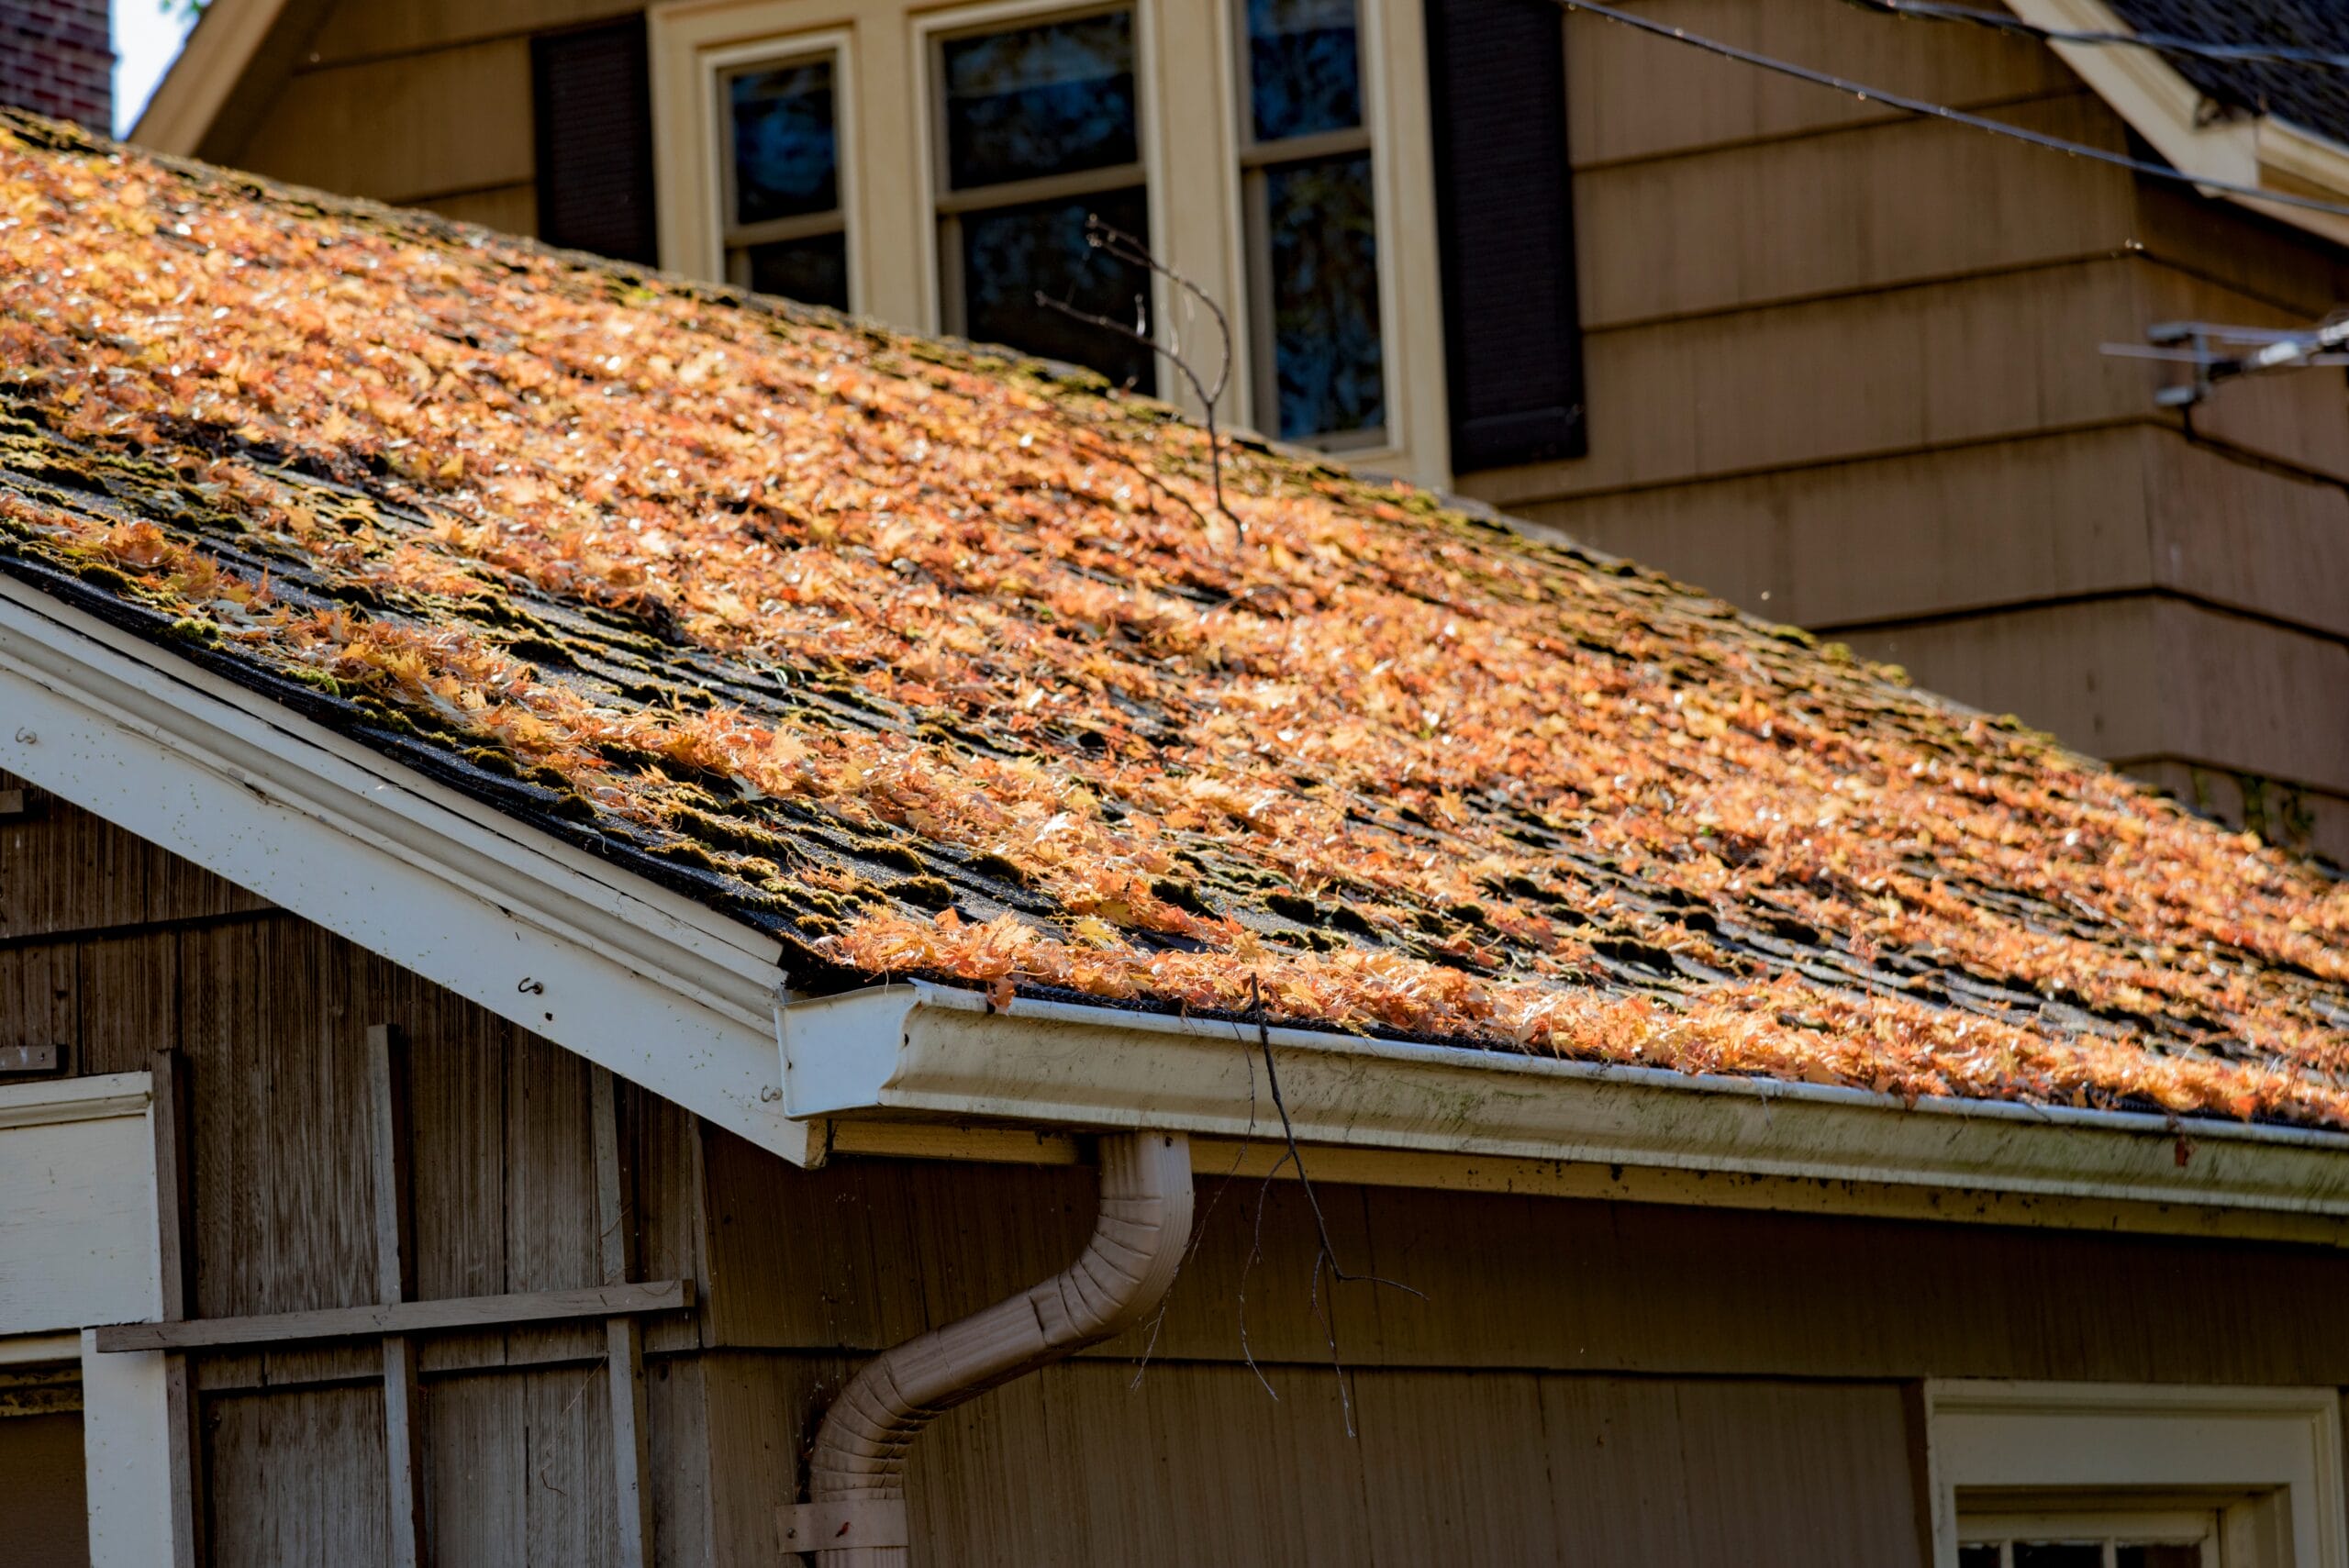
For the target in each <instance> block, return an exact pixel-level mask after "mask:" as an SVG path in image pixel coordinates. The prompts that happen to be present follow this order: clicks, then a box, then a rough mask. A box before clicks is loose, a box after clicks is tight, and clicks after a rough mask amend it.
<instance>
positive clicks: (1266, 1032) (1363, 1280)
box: [1240, 975, 1428, 1438]
mask: <svg viewBox="0 0 2349 1568" xmlns="http://www.w3.org/2000/svg"><path fill="white" fill-rule="evenodd" d="M1248 1010H1249V1011H1250V1012H1252V1013H1253V1014H1254V1015H1255V1016H1256V1048H1257V1050H1258V1051H1259V1052H1261V1053H1262V1054H1263V1056H1264V1083H1265V1086H1266V1087H1267V1088H1269V1089H1270V1090H1271V1091H1272V1095H1273V1108H1274V1109H1275V1110H1276V1111H1278V1112H1279V1113H1280V1118H1281V1135H1282V1137H1283V1138H1285V1139H1286V1140H1287V1143H1288V1147H1287V1148H1286V1150H1284V1151H1282V1153H1281V1157H1280V1158H1279V1159H1277V1160H1275V1161H1274V1162H1273V1168H1272V1169H1271V1170H1269V1171H1267V1172H1265V1173H1264V1186H1263V1187H1261V1188H1259V1189H1258V1190H1257V1193H1256V1244H1255V1247H1254V1249H1253V1250H1252V1251H1251V1252H1250V1253H1249V1263H1250V1266H1253V1264H1254V1262H1255V1260H1256V1258H1257V1257H1258V1256H1259V1255H1260V1254H1261V1253H1262V1252H1263V1251H1264V1195H1265V1194H1266V1193H1267V1192H1269V1191H1270V1190H1271V1188H1272V1184H1273V1178H1274V1177H1275V1176H1277V1175H1279V1174H1280V1170H1281V1167H1282V1166H1283V1165H1289V1164H1294V1165H1295V1166H1296V1167H1297V1185H1298V1186H1300V1187H1303V1188H1304V1189H1305V1204H1306V1207H1307V1208H1308V1209H1310V1210H1311V1211H1312V1214H1313V1230H1314V1235H1315V1237H1316V1239H1317V1240H1318V1241H1319V1251H1316V1252H1315V1254H1314V1257H1313V1293H1312V1309H1313V1316H1314V1318H1315V1320H1316V1321H1318V1322H1319V1323H1320V1325H1321V1332H1322V1335H1323V1337H1324V1338H1326V1339H1327V1340H1329V1343H1330V1367H1331V1368H1332V1369H1333V1370H1334V1371H1335V1372H1336V1373H1337V1374H1338V1403H1339V1407H1340V1408H1341V1410H1342V1411H1343V1412H1344V1415H1345V1422H1346V1436H1348V1437H1350V1438H1351V1437H1353V1436H1354V1435H1355V1432H1354V1405H1353V1393H1352V1391H1351V1390H1349V1389H1348V1388H1347V1386H1346V1366H1345V1362H1344V1361H1343V1360H1342V1359H1341V1357H1340V1356H1339V1353H1338V1323H1337V1315H1336V1313H1335V1312H1334V1311H1330V1312H1326V1313H1325V1311H1324V1309H1323V1307H1322V1305H1321V1271H1322V1269H1323V1268H1324V1267H1327V1268H1328V1269H1329V1271H1330V1284H1331V1285H1332V1286H1335V1285H1341V1284H1383V1285H1386V1286H1387V1287H1388V1288H1389V1289H1392V1290H1399V1291H1401V1292H1403V1293H1404V1294H1405V1295H1407V1296H1417V1297H1418V1298H1419V1300H1421V1301H1425V1300H1426V1299H1427V1298H1428V1297H1427V1293H1426V1292H1425V1291H1423V1290H1419V1289H1415V1288H1414V1287H1412V1286H1410V1285H1408V1284H1404V1283H1403V1282H1402V1281H1400V1280H1392V1279H1388V1278H1386V1276H1385V1275H1383V1274H1369V1273H1362V1274H1358V1273H1352V1272H1350V1271H1349V1270H1347V1269H1345V1268H1343V1267H1341V1265H1340V1264H1339V1262H1338V1250H1337V1248H1336V1246H1335V1245H1334V1244H1332V1243H1331V1241H1330V1221H1329V1220H1328V1218H1326V1217H1324V1216H1323V1214H1322V1212H1321V1197H1320V1195H1319V1193H1316V1192H1315V1191H1314V1190H1313V1178H1312V1177H1311V1176H1309V1175H1308V1174H1307V1173H1306V1170H1305V1154H1304V1151H1302V1150H1300V1149H1298V1148H1297V1124H1296V1123H1295V1122H1293V1121H1291V1120H1290V1119H1289V1114H1288V1102H1287V1100H1286V1098H1284V1097H1283V1096H1282V1095H1281V1078H1280V1071H1279V1069H1277V1068H1275V1066H1274V1065H1273V1031H1272V1028H1271V1026H1270V1025H1269V1024H1268V1023H1267V1022H1266V1021H1265V1018H1264V991H1263V988H1262V986H1261V985H1260V984H1259V983H1258V981H1257V978H1256V976H1254V975H1250V976H1249V977H1248ZM1240 1284H1241V1304H1242V1311H1243V1314H1244V1311H1245V1304H1246V1301H1247V1286H1248V1271H1247V1270H1246V1269H1244V1268H1243V1269H1242V1270H1241V1273H1240ZM1334 1294H1335V1293H1334V1291H1333V1292H1332V1295H1333V1296H1334ZM1242 1321H1243V1322H1244V1321H1245V1318H1244V1316H1243V1318H1242ZM1247 1349H1248V1345H1247V1340H1245V1338H1244V1337H1243V1338H1242V1340H1241V1351H1242V1352H1243V1353H1245V1352H1246V1351H1247ZM1248 1370H1249V1371H1251V1372H1254V1373H1256V1381H1257V1382H1259V1383H1263V1384H1264V1391H1265V1392H1266V1393H1268V1394H1271V1393H1272V1389H1273V1385H1271V1384H1270V1383H1266V1382H1265V1381H1264V1373H1262V1372H1259V1371H1257V1368H1256V1359H1255V1357H1254V1356H1252V1355H1251V1356H1249V1357H1248ZM1274 1397H1275V1398H1276V1399H1277V1398H1278V1397H1280V1396H1278V1395H1277V1394H1275V1395H1274Z"/></svg>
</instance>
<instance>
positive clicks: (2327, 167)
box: [2008, 0, 2349, 245]
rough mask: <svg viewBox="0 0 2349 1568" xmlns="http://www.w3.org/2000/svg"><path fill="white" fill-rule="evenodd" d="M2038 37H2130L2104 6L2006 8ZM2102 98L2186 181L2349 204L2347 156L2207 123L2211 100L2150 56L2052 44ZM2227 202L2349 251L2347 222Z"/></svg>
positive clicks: (2323, 143)
mask: <svg viewBox="0 0 2349 1568" xmlns="http://www.w3.org/2000/svg"><path fill="white" fill-rule="evenodd" d="M2008 4H2009V8H2010V9H2012V10H2013V12H2014V13H2015V15H2016V16H2018V17H2021V19H2022V20H2023V21H2025V22H2028V23H2030V24H2031V25H2032V26H2033V27H2037V28H2055V29H2059V30H2065V31H2081V32H2101V33H2122V34H2127V33H2132V32H2134V31H2135V29H2134V28H2132V27H2130V26H2129V24H2128V23H2127V22H2126V21H2124V20H2122V19H2121V17H2120V15H2119V14H2118V13H2116V12H2115V11H2114V10H2113V9H2112V7H2111V6H2109V5H2107V4H2106V3H2105V0H2008ZM2048 47H2049V48H2051V49H2053V50H2054V51H2055V53H2056V55H2057V56H2058V57H2059V58H2061V59H2062V60H2063V61H2064V63H2065V65H2067V66H2069V67H2070V68H2071V69H2072V71H2073V72H2074V73H2075V74H2076V75H2077V76H2078V77H2079V78H2080V80H2082V81H2083V82H2085V83H2087V85H2088V87H2089V89H2090V90H2091V91H2093V92H2094V93H2095V94H2096V95H2097V96H2098V97H2099V98H2102V99H2103V100H2104V101H2105V103H2106V104H2108V105H2109V106H2111V108H2112V110H2113V112H2114V113H2116V114H2118V115H2119V116H2120V117H2121V118H2122V119H2124V120H2126V121H2127V122H2128V123H2129V125H2130V126H2131V128H2133V129H2134V130H2135V131H2136V132H2137V133H2138V134H2139V135H2140V136H2143V138H2144V139H2146V140H2147V141H2148V142H2150V143H2152V145H2153V147H2154V150H2155V151H2156V152H2159V153H2160V154H2161V155H2162V156H2163V157H2164V158H2165V159H2167V160H2168V161H2170V162H2171V163H2172V164H2173V165H2174V166H2176V169H2177V170H2178V171H2179V172H2181V173H2184V174H2186V175H2188V176H2189V177H2195V178H2201V179H2209V180H2218V181H2225V182H2228V183H2232V184H2238V185H2251V186H2259V187H2265V188H2266V189H2270V190H2275V191H2278V192H2289V193H2291V194H2293V195H2321V196H2326V197H2332V198H2334V199H2338V200H2343V201H2349V147H2343V145H2342V144H2341V143H2339V142H2337V141H2333V140H2332V139H2329V138H2327V137H2323V136H2320V135H2318V134H2317V133H2315V132H2314V131H2310V130H2308V129H2305V128H2301V127H2299V126H2297V125H2294V124H2292V123H2291V122H2290V121H2288V120H2285V119H2281V118H2278V117H2276V116H2274V115H2249V116H2246V115H2238V114H2227V115H2218V116H2210V115H2208V114H2207V105H2208V103H2209V100H2208V99H2207V98H2205V96H2204V95H2203V94H2202V92H2201V90H2200V89H2199V88H2198V87H2196V86H2195V85H2194V84H2193V83H2190V82H2188V80H2187V79H2186V78H2185V77H2184V76H2182V75H2180V74H2179V73H2178V72H2177V71H2176V68H2175V67H2173V66H2172V65H2171V64H2170V63H2169V61H2167V60H2165V58H2163V57H2162V56H2161V55H2160V54H2158V53H2156V52H2155V51H2154V50H2150V49H2135V48H2126V47H2120V46H2113V45H2093V44H2067V43H2055V44H2050V45H2049V46H2048ZM2205 194H2206V195H2224V196H2225V197H2226V199H2228V200H2230V201H2232V202H2237V203H2239V204H2241V205H2242V206H2245V207H2248V208H2250V209H2251V210H2252V211H2254V212H2257V213H2260V214H2263V215H2265V216H2266V217H2273V218H2277V219H2280V220H2281V221H2283V222H2285V223H2288V224H2290V225H2292V226H2293V227H2294V228H2299V229H2301V230H2303V231H2305V232H2307V233H2310V234H2314V235H2317V236H2319V237H2320V238H2322V239H2329V240H2332V242H2333V243H2335V244H2340V245H2349V217H2343V216H2341V215H2339V214H2335V213H2327V212H2317V211H2313V210H2311V209H2310V208H2308V207H2301V206H2287V205H2285V204H2282V203H2277V202H2264V201H2261V200H2259V199H2258V198H2257V197H2255V196H2243V195H2233V194H2232V193H2227V192H2206V193H2205Z"/></svg>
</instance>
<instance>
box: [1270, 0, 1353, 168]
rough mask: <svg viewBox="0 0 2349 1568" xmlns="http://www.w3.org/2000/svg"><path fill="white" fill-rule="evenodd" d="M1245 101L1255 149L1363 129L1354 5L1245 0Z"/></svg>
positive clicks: (1324, 0) (1345, 0) (1326, 0)
mask: <svg viewBox="0 0 2349 1568" xmlns="http://www.w3.org/2000/svg"><path fill="white" fill-rule="evenodd" d="M1247 6H1248V87H1249V92H1248V101H1249V106H1250V113H1251V114H1252V117H1253V119H1254V129H1255V133H1256V139H1257V140H1258V141H1279V140H1283V139H1286V138H1288V137H1292V136H1312V135H1315V134H1316V133H1318V132H1321V131H1330V130H1345V129H1348V128H1352V127H1354V126H1358V125H1360V124H1362V64H1361V55H1360V52H1359V50H1358V49H1357V47H1356V38H1355V23H1354V0H1247Z"/></svg>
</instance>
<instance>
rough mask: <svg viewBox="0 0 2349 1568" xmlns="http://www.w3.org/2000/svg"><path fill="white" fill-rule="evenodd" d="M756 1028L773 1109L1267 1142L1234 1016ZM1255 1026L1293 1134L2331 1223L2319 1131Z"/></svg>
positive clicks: (1029, 1015)
mask: <svg viewBox="0 0 2349 1568" xmlns="http://www.w3.org/2000/svg"><path fill="white" fill-rule="evenodd" d="M779 1032H780V1033H781V1035H782V1037H783V1043H784V1051H785V1070H784V1099H785V1107H786V1108H787V1109H788V1110H789V1112H790V1113H791V1114H792V1115H793V1116H795V1117H802V1118H849V1119H856V1118H914V1119H930V1120H958V1119H968V1120H985V1121H991V1122H1003V1123H1009V1124H1013V1125H1016V1126H1020V1127H1033V1128H1059V1129H1070V1130H1080V1131H1081V1130H1108V1129H1131V1128H1148V1129H1162V1130H1166V1131H1175V1130H1180V1131H1185V1132H1190V1133H1195V1134H1200V1135H1205V1136H1214V1137H1220V1138H1255V1139H1267V1138H1270V1139H1278V1138H1279V1137H1280V1134H1281V1124H1280V1118H1279V1115H1278V1113H1277V1112H1276V1111H1275V1109H1274V1106H1273V1102H1272V1095H1271V1092H1270V1087H1269V1085H1268V1084H1267V1083H1266V1082H1265V1078H1264V1070H1263V1067H1264V1062H1263V1054H1262V1047H1261V1046H1260V1044H1259V1042H1258V1040H1257V1035H1256V1031H1255V1030H1254V1029H1252V1028H1248V1027H1246V1026H1242V1025H1237V1024H1232V1023H1229V1022H1218V1023H1210V1022H1207V1021H1204V1020H1199V1019H1192V1018H1179V1017H1174V1016H1170V1015H1164V1014H1146V1013H1133V1012H1127V1011H1123V1010H1119V1009H1115V1008H1108V1007H1092V1006H1071V1005H1067V1004H1061V1003H1053V1002H1042V1001H1033V1000H1029V999H1026V998H1021V999H1019V1000H1017V1001H1015V1002H1013V1003H1012V1004H1011V1006H1009V1008H1008V1009H1007V1010H1004V1011H999V1012H998V1011H992V1010H990V1008H989V1006H988V1004H987V1001H986V999H985V997H984V996H983V995H979V994H978V993H976V992H970V991H962V990H955V989H952V988H949V987H943V986H936V985H930V984H895V985H887V986H882V987H877V988H874V989H871V990H864V991H856V992H851V993H848V994H846V995H840V996H834V997H826V998H822V999H818V1000H810V1001H804V1002H797V1003H794V1004H793V1005H792V1006H789V1007H787V1008H785V1010H784V1016H783V1019H782V1023H781V1026H780V1029H779ZM1268 1034H1269V1037H1270V1040H1271V1044H1272V1051H1273V1059H1274V1062H1275V1066H1276V1068H1277V1071H1278V1073H1279V1078H1280V1087H1281V1093H1282V1096H1283V1098H1284V1099H1285V1100H1286V1103H1287V1106H1288V1112H1289V1118H1290V1120H1291V1121H1292V1122H1293V1123H1294V1125H1295V1127H1296V1129H1297V1138H1298V1140H1300V1141H1304V1142H1309V1143H1319V1144H1339V1145H1346V1146H1351V1147H1355V1148H1366V1149H1396V1150H1417V1151H1436V1152H1444V1153H1453V1154H1461V1155H1476V1156H1488V1157H1514V1158H1523V1159H1535V1160H1554V1161H1567V1162H1584V1163H1597V1164H1620V1165H1630V1166H1640V1167H1648V1168H1658V1167H1660V1168H1665V1169H1680V1170H1696V1171H1720V1172H1736V1173H1745V1174H1753V1175H1768V1176H1786V1177H1796V1178H1803V1179H1819V1180H1829V1181H1846V1182H1860V1183H1881V1184H1898V1185H1908V1186H1927V1187H1934V1188H1942V1189H1960V1190H1967V1191H1976V1192H2002V1193H2030V1194H2041V1195H2055V1196H2067V1197H2087V1198H2102V1199H2121V1200H2127V1201H2132V1202H2154V1203H2163V1204H2185V1205H2193V1206H2197V1207H2221V1208H2243V1209H2265V1210H2275V1211H2282V1212H2290V1213H2300V1214H2326V1215H2332V1214H2339V1215H2349V1136H2344V1135H2340V1134H2333V1133H2322V1132H2310V1131H2302V1130H2299V1129H2277V1128H2270V1127H2264V1126H2254V1125H2248V1124H2237V1123H2232V1122H2206V1121H2200V1120H2197V1121H2194V1122H2191V1123H2184V1124H2180V1123H2173V1122H2172V1121H2170V1120H2169V1119H2168V1118H2165V1117H2159V1116H2144V1115H2134V1114H2126V1113H2114V1112H2099V1111H2081V1110H2073V1109H2069V1108H2055V1107H2042V1106H2024V1105H2016V1104H2009V1103H2005V1102H1985V1101H1972V1100H1956V1099H1923V1100H1920V1101H1918V1102H1917V1103H1916V1105H1915V1106H1913V1107H1911V1106H1908V1105H1906V1104H1904V1103H1903V1102H1902V1101H1901V1100H1899V1099H1898V1098H1897V1097H1894V1096H1890V1095H1876V1094H1869V1093H1866V1092H1864V1091H1860V1090H1854V1089H1843V1088H1837V1087H1832V1086H1826V1085H1818V1084H1784V1083H1778V1082H1776V1081H1774V1080H1768V1079H1753V1078H1737V1077H1727V1076H1721V1077H1698V1076H1692V1075H1688V1074H1684V1073H1673V1072H1667V1071H1662V1070H1658V1069H1654V1068H1639V1067H1620V1066H1610V1065H1603V1064H1597V1063H1591V1062H1562V1061H1557V1060H1554V1059H1550V1058H1542V1057H1533V1056H1525V1055H1520V1054H1517V1053H1515V1052H1509V1051H1471V1050H1464V1049H1461V1048H1458V1047H1446V1046H1428V1045H1415V1044H1407V1043H1403V1042H1399V1041H1395V1040H1375V1039H1367V1038H1363V1037H1358V1036H1351V1035H1340V1034H1331V1033H1324V1032H1319V1031H1314V1030H1307V1029H1271V1030H1269V1031H1268ZM2181 1152H2183V1155H2184V1158H2183V1162H2181Z"/></svg>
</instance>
